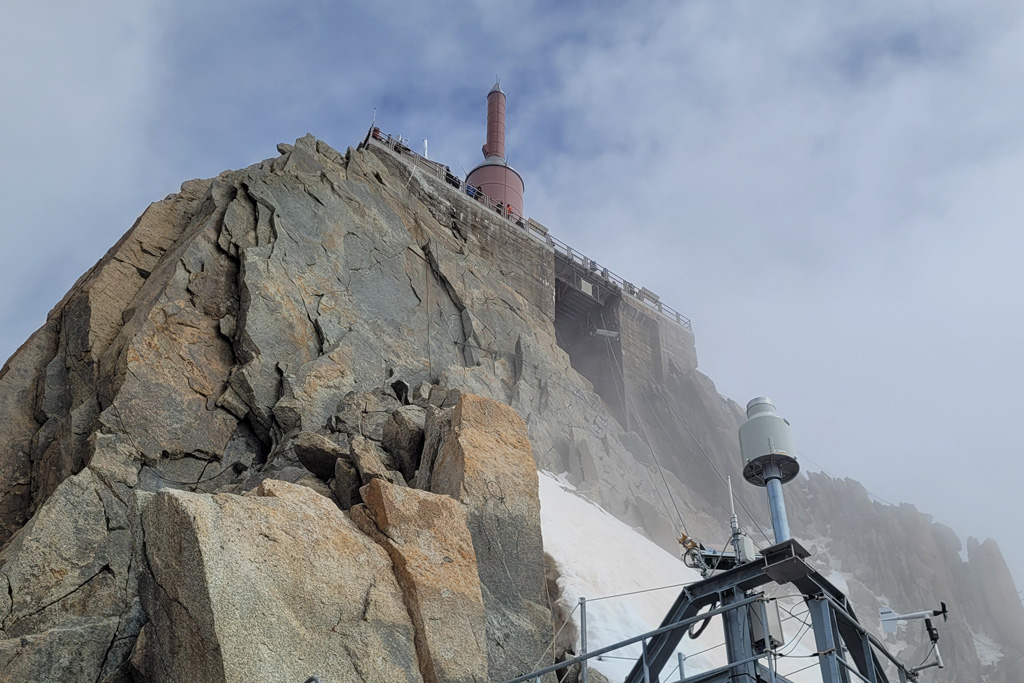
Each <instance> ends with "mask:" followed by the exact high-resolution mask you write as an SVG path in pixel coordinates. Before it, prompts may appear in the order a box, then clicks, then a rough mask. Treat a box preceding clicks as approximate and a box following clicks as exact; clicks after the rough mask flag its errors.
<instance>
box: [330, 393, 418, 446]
mask: <svg viewBox="0 0 1024 683" xmlns="http://www.w3.org/2000/svg"><path fill="white" fill-rule="evenodd" d="M401 406H402V404H401V403H400V402H399V400H398V399H397V398H395V397H394V396H392V395H391V394H390V393H388V392H386V391H385V390H383V389H379V390H377V391H358V392H357V391H353V392H350V393H349V394H347V395H346V396H345V397H344V398H343V399H342V400H341V401H340V402H339V403H338V408H337V410H336V411H335V414H334V416H332V417H331V419H330V422H329V426H330V428H331V430H332V431H335V432H345V433H347V434H352V435H359V436H364V437H366V438H368V439H373V440H374V441H380V440H381V439H383V438H384V425H385V424H386V423H387V421H388V419H389V418H390V417H391V413H392V412H393V411H395V410H398V409H399V408H400V407H401Z"/></svg>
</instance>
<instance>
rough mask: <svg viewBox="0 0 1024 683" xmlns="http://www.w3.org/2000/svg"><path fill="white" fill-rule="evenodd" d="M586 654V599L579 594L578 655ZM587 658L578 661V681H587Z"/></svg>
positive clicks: (583, 682) (585, 682) (584, 682)
mask: <svg viewBox="0 0 1024 683" xmlns="http://www.w3.org/2000/svg"><path fill="white" fill-rule="evenodd" d="M585 654H587V599H586V598H585V597H583V596H582V595H581V596H580V656H581V657H582V656H583V655H585ZM588 665H589V660H586V659H584V660H583V661H582V662H581V663H580V681H581V682H582V683H587V667H588Z"/></svg>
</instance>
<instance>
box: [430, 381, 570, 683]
mask: <svg viewBox="0 0 1024 683" xmlns="http://www.w3.org/2000/svg"><path fill="white" fill-rule="evenodd" d="M430 490H431V491H433V492H435V493H445V494H448V495H450V496H451V497H453V498H455V499H456V500H459V501H461V502H463V503H464V504H465V505H466V507H467V510H468V524H469V530H470V534H471V535H472V538H473V548H474V550H475V552H476V556H477V569H478V571H479V574H480V583H481V585H482V586H483V595H484V605H485V606H486V608H487V645H488V666H489V670H490V675H491V678H492V679H494V680H502V679H507V678H513V677H515V676H517V675H519V674H521V673H522V672H524V671H529V670H531V669H532V668H533V667H534V665H536V663H537V662H538V661H542V659H543V658H544V657H545V653H548V655H547V656H548V657H549V658H550V657H551V656H553V655H552V654H550V652H549V650H550V648H551V643H550V624H551V612H550V610H549V609H548V607H547V598H546V596H545V588H544V549H543V543H542V539H541V529H540V498H539V497H538V483H537V468H536V465H535V464H534V460H533V451H532V449H531V447H530V441H529V439H528V438H527V436H526V423H525V422H523V419H522V418H521V417H519V414H518V413H516V411H515V410H513V409H512V408H510V407H509V406H507V405H504V404H502V403H498V402H497V401H493V400H491V399H487V398H483V397H480V396H476V395H473V394H466V393H463V394H462V395H461V396H460V398H459V402H458V403H457V404H456V405H455V409H454V411H453V412H452V417H451V431H450V433H449V434H448V435H447V437H446V438H445V439H444V441H443V444H442V446H441V449H440V454H439V455H438V458H437V461H436V462H435V463H434V469H433V473H432V474H431V479H430Z"/></svg>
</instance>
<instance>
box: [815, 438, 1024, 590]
mask: <svg viewBox="0 0 1024 683" xmlns="http://www.w3.org/2000/svg"><path fill="white" fill-rule="evenodd" d="M796 454H797V455H798V456H800V457H801V458H804V459H805V460H808V461H809V462H810V463H811V464H812V465H814V466H815V467H817V468H818V469H819V470H821V471H822V472H824V473H825V474H827V475H828V476H830V477H832V478H833V479H838V478H839V477H837V476H836V475H834V474H832V473H831V472H829V471H828V470H826V469H825V468H824V467H822V466H821V465H820V464H819V463H817V462H815V461H814V459H813V458H811V456H809V455H807V454H806V453H804V452H802V451H797V452H796ZM864 492H865V493H867V494H868V495H869V496H871V497H872V498H874V499H875V500H878V501H881V502H883V503H885V504H886V505H889V506H891V507H899V506H898V505H896V504H895V503H890V502H889V501H887V500H886V499H885V498H882V497H881V496H879V495H876V494H874V493H872V492H871V491H868V490H867V489H866V488H865V489H864ZM1018 595H1019V593H1018Z"/></svg>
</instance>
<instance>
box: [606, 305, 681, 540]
mask: <svg viewBox="0 0 1024 683" xmlns="http://www.w3.org/2000/svg"><path fill="white" fill-rule="evenodd" d="M601 324H602V325H604V324H605V322H604V316H603V315H602V316H601ZM605 343H606V345H607V349H608V355H609V356H610V357H611V359H612V362H614V363H615V371H616V372H617V373H619V375H620V376H623V375H622V366H621V365H619V359H618V358H616V357H615V353H614V350H613V349H612V342H611V339H609V338H607V337H605ZM622 393H623V394H625V395H626V400H628V401H629V403H630V405H632V406H633V414H634V415H636V418H637V422H639V423H640V431H641V432H642V433H643V435H644V443H646V444H647V448H648V449H650V451H651V457H652V458H653V459H654V464H655V466H656V467H657V468H658V474H660V475H661V481H662V483H663V484H664V485H665V490H666V491H668V497H669V499H670V500H671V501H672V507H674V508H675V511H676V516H678V517H679V525H680V526H681V527H682V528H683V533H685V534H686V535H687V536H689V535H690V534H689V532H688V531H687V529H686V522H685V521H683V513H681V512H680V511H679V506H678V505H676V498H675V496H673V495H672V487H670V486H669V485H668V479H666V478H665V470H663V469H662V467H661V462H660V461H659V460H658V454H657V453H655V452H654V445H653V444H652V443H651V440H650V438H649V437H648V436H647V428H646V427H645V426H644V421H643V419H642V418H641V417H640V411H638V410H637V409H636V402H635V401H634V400H633V396H632V395H631V394H630V393H629V392H628V391H626V390H625V387H623V391H622ZM654 488H655V490H656V491H658V487H657V485H655V487H654ZM658 497H659V498H660V497H661V492H660V491H658ZM664 503H665V501H664V499H662V505H664Z"/></svg>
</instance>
